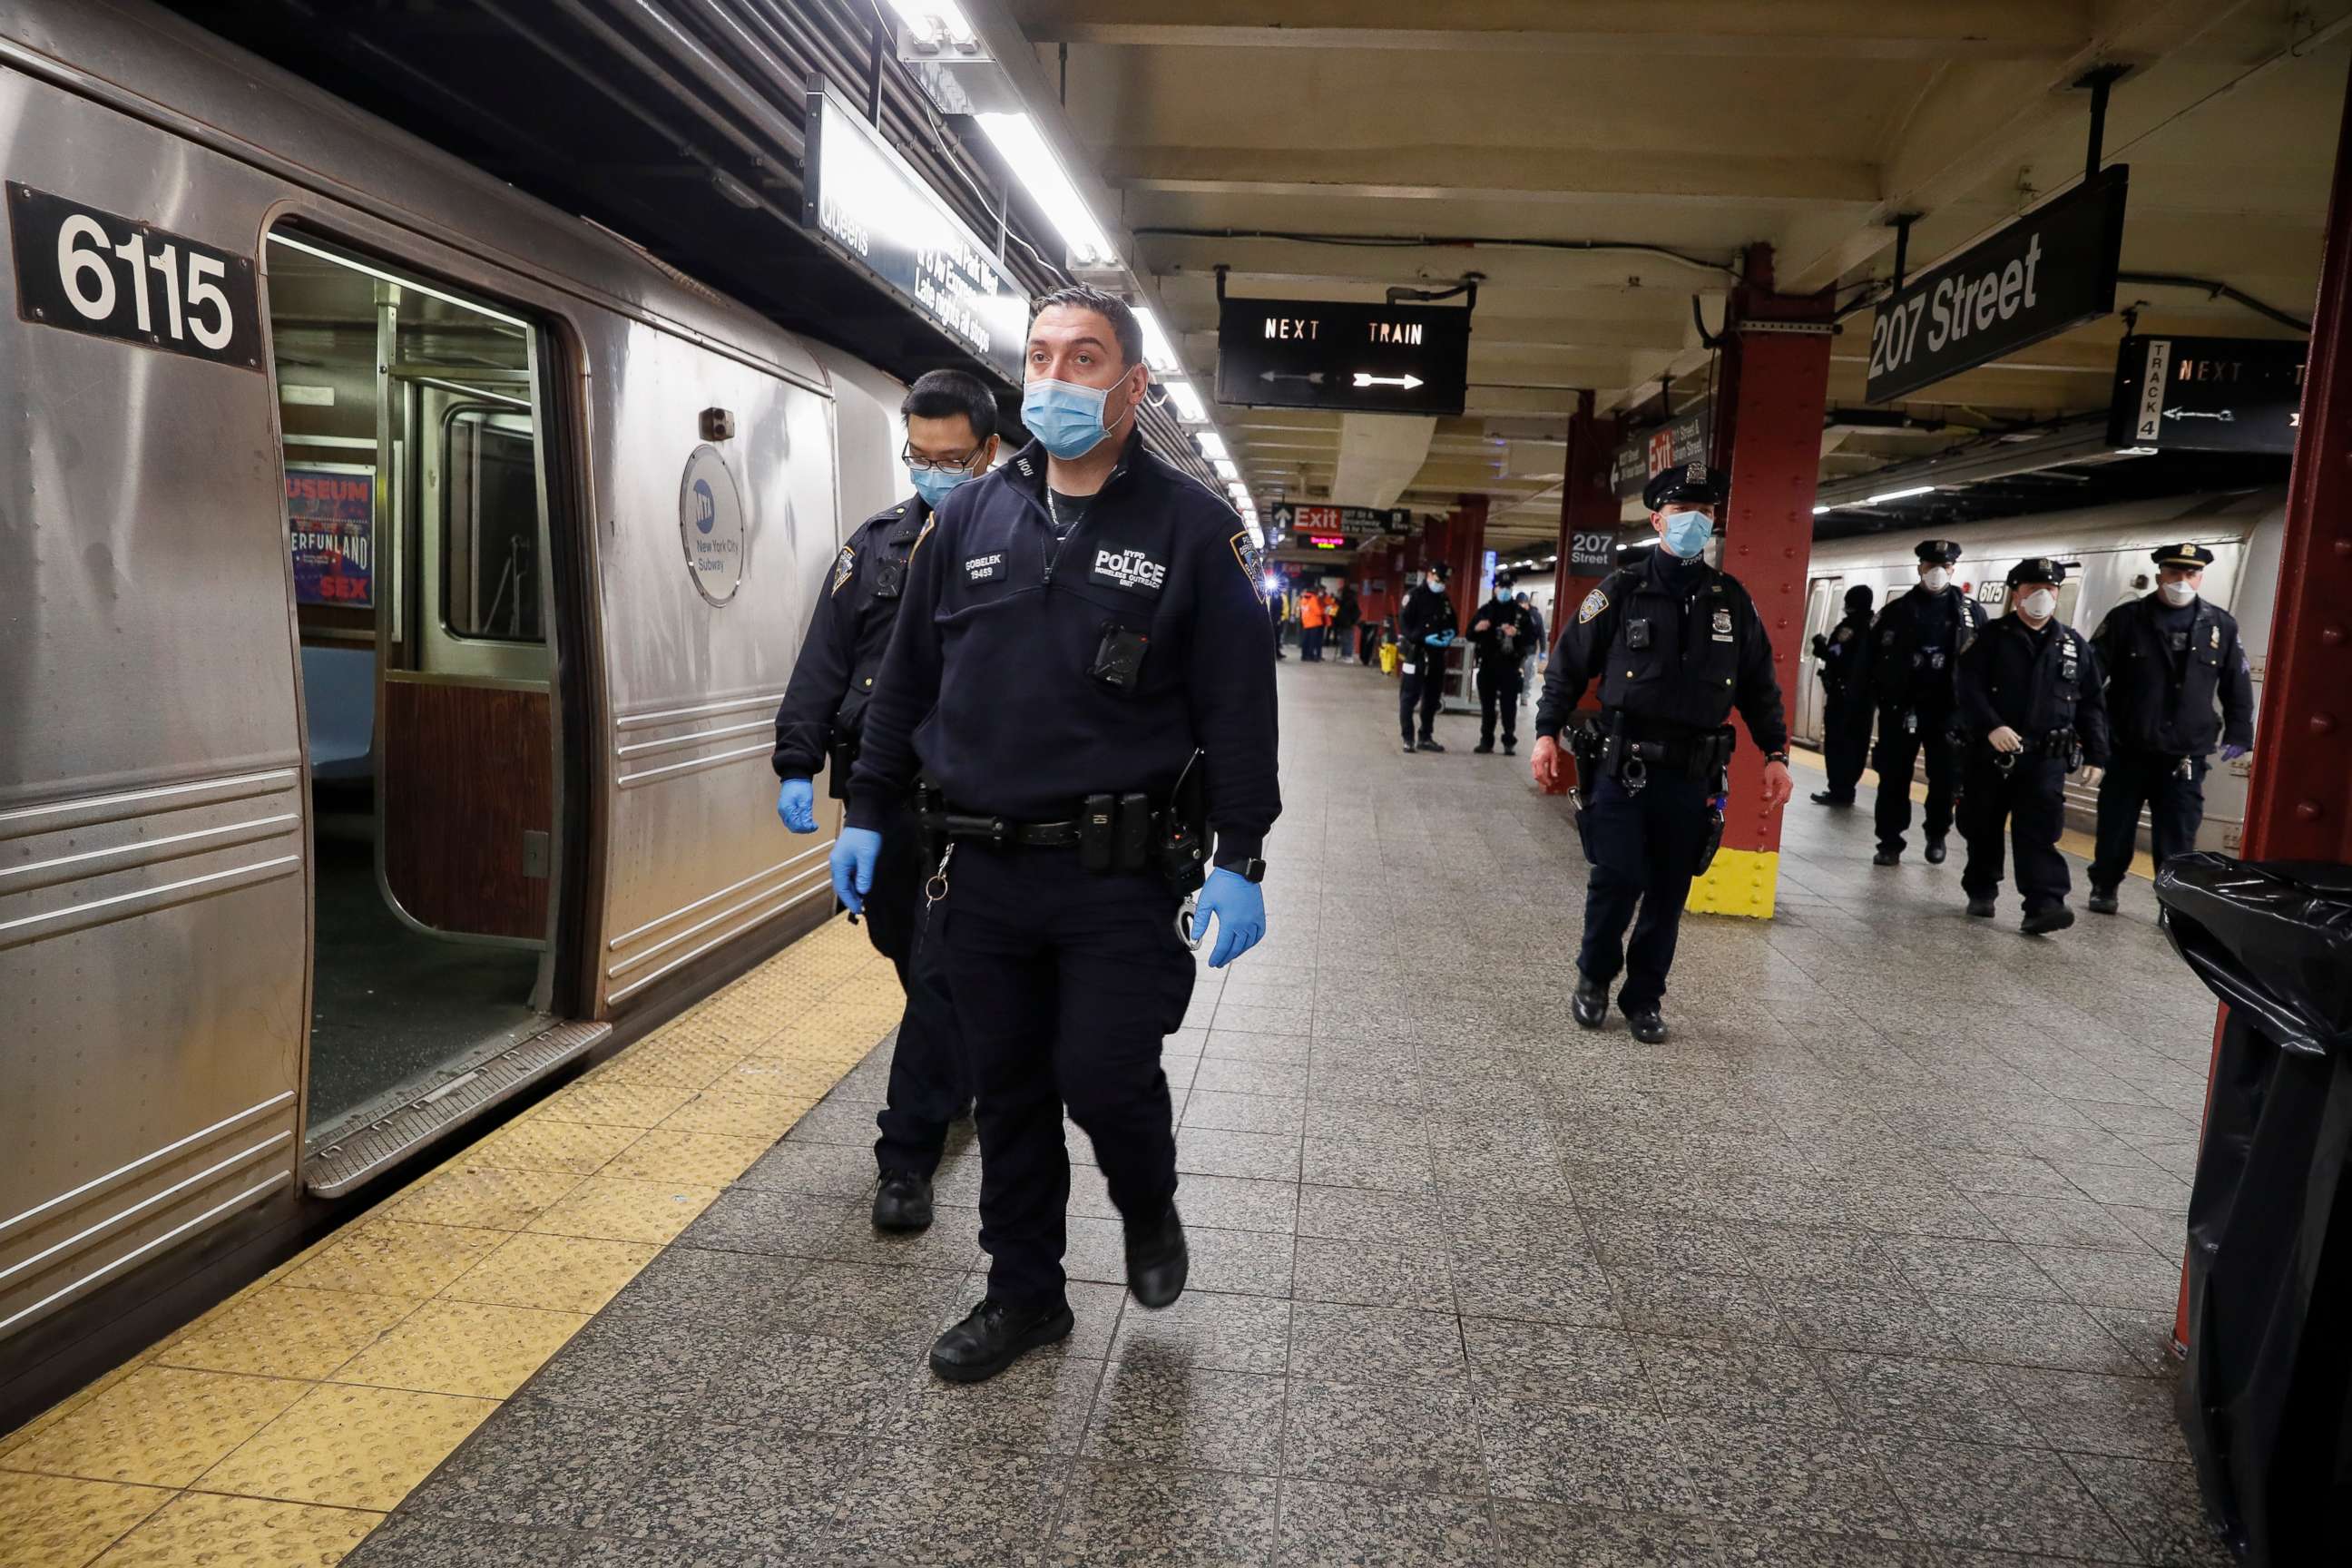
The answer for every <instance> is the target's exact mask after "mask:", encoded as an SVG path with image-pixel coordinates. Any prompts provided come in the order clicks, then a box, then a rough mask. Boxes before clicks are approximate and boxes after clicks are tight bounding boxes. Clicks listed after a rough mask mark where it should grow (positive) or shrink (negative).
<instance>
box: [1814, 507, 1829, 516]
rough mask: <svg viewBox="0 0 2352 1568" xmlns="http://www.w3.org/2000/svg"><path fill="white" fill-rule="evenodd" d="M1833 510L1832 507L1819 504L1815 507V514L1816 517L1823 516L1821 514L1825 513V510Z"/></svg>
mask: <svg viewBox="0 0 2352 1568" xmlns="http://www.w3.org/2000/svg"><path fill="white" fill-rule="evenodd" d="M1829 510H1832V508H1830V507H1826V506H1817V507H1815V508H1813V515H1814V516H1815V517H1819V516H1821V515H1822V513H1823V512H1825V511H1829Z"/></svg>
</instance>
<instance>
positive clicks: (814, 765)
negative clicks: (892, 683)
mask: <svg viewBox="0 0 2352 1568" xmlns="http://www.w3.org/2000/svg"><path fill="white" fill-rule="evenodd" d="M930 515H931V509H930V508H929V506H927V505H926V504H924V501H923V498H922V497H920V496H910V497H908V499H907V500H902V501H900V502H899V503H898V505H897V506H893V507H885V508H883V509H882V510H880V511H877V512H876V513H875V514H874V515H873V516H872V517H869V518H867V519H866V521H864V522H861V523H859V524H858V525H857V531H856V532H855V533H853V534H851V535H850V536H849V542H848V543H846V544H845V545H843V546H842V547H841V553H840V554H839V555H837V556H835V558H834V562H833V565H832V566H831V567H830V568H829V569H828V574H827V576H826V579H825V582H824V586H823V596H822V597H821V598H819V599H818V600H817V602H816V613H815V614H814V615H813V616H810V617H809V629H808V636H807V637H804V638H803V639H802V641H801V656H800V658H799V659H798V660H796V661H795V662H794V663H793V678H792V679H791V680H790V681H788V682H786V683H785V686H784V700H783V702H782V705H781V706H779V707H778V708H777V709H776V751H775V755H774V756H773V757H772V758H771V759H770V760H771V761H772V763H773V764H774V766H775V770H776V776H777V777H778V778H780V779H804V778H809V777H812V776H813V775H814V773H816V771H817V769H819V768H821V767H823V766H824V760H825V752H826V750H827V747H828V744H829V742H830V741H831V739H832V737H833V736H834V735H835V734H836V733H838V734H842V735H852V734H856V732H857V728H858V725H859V724H860V722H861V721H863V720H864V718H865V715H866V699H867V698H869V697H871V696H872V695H873V692H874V679H875V677H876V676H877V675H878V674H879V673H880V672H881V668H882V654H883V650H884V649H886V648H887V647H889V646H890V631H891V628H892V627H893V626H896V625H898V603H899V596H900V595H901V594H903V593H904V592H905V590H906V584H907V557H908V553H909V552H912V551H913V549H914V548H915V541H916V539H917V538H918V537H919V535H920V534H921V533H922V531H923V524H924V523H926V522H928V521H930ZM838 782H839V783H843V784H845V783H847V782H848V781H846V780H841V781H838Z"/></svg>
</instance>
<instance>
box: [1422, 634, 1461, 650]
mask: <svg viewBox="0 0 2352 1568" xmlns="http://www.w3.org/2000/svg"><path fill="white" fill-rule="evenodd" d="M1421 640H1422V641H1423V642H1425V643H1427V644H1428V645H1429V646H1430V647H1453V646H1454V634H1453V633H1452V632H1432V633H1430V634H1429V635H1428V636H1427V637H1423V638H1422V639H1421Z"/></svg>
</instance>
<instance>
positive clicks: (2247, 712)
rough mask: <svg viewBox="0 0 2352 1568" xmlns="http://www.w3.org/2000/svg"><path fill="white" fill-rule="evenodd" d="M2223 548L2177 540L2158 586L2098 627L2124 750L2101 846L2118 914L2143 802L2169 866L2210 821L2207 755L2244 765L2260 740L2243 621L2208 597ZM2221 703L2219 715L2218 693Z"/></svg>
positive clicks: (2103, 798) (2112, 717)
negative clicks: (2217, 753)
mask: <svg viewBox="0 0 2352 1568" xmlns="http://www.w3.org/2000/svg"><path fill="white" fill-rule="evenodd" d="M2212 563H2213V552H2211V551H2210V550H2208V549H2206V548H2205V547H2204V546H2203V545H2201V544H2168V545H2166V546H2165V547H2164V548H2163V549H2161V550H2159V551H2158V552H2156V567H2157V574H2158V584H2157V590H2156V592H2155V593H2153V594H2150V595H2147V596H2146V597H2144V598H2139V599H2134V600H2132V601H2130V602H2129V603H2127V604H2123V605H2116V608H2115V609H2114V610H2112V611H2110V612H2109V613H2108V615H2107V618H2106V619H2105V621H2102V622H2101V623H2100V624H2099V629H2098V630H2097V631H2095V632H2094V633H2092V634H2091V646H2092V647H2094V648H2095V649H2096V650H2097V651H2098V655H2099V668H2100V670H2101V672H2102V673H2103V674H2105V677H2106V679H2107V689H2106V704H2107V723H2108V725H2109V727H2110V728H2111V729H2112V730H2113V731H2114V732H2115V752H2114V755H2113V756H2112V757H2111V758H2110V759H2109V761H2108V763H2107V773H2106V776H2105V778H2103V779H2101V780H2100V781H2099V845H2098V853H2097V855H2096V856H2095V858H2093V859H2092V861H2091V900H2090V902H2091V911H2092V912H2093V913H2094V914H2102V915H2111V914H2114V913H2115V912H2116V889H2117V888H2119V887H2121V886H2122V885H2123V879H2124V872H2125V871H2126V869H2127V868H2129V867H2130V865H2131V858H2132V848H2133V846H2134V843H2135V841H2136V839H2137V834H2138V829H2139V812H2140V807H2141V806H2143V805H2145V806H2147V808H2148V836H2149V837H2150V838H2151V839H2152V840H2153V848H2154V850H2155V854H2156V863H2157V864H2158V865H2159V866H2161V865H2163V864H2164V862H2166V861H2167V860H2169V859H2170V858H2172V857H2174V856H2175V855H2186V854H2188V853H2189V851H2190V850H2191V849H2194V848H2196V847H2197V825H2198V824H2199V823H2200V822H2202V821H2203V820H2204V818H2205V772H2206V766H2207V763H2206V758H2207V757H2208V756H2210V754H2211V752H2212V750H2213V742H2215V741H2217V740H2218V741H2220V742H2221V758H2222V760H2223V761H2224V762H2235V761H2236V760H2237V759H2238V758H2240V757H2242V756H2244V755H2245V754H2246V752H2248V751H2249V750H2251V749H2252V746H2253V743H2254V680H2253V673H2252V670H2250V669H2249V668H2247V665H2246V651H2245V649H2244V648H2243V647H2242V646H2240V644H2239V642H2238V623H2237V622H2236V621H2235V620H2234V619H2232V618H2231V615H2230V612H2229V611H2227V610H2225V609H2222V608H2221V606H2220V605H2209V604H2207V603H2206V602H2205V601H2204V600H2203V599H2202V598H2200V596H2199V595H2198V590H2199V589H2200V588H2201V587H2203V586H2204V583H2205V568H2206V567H2208V566H2210V565H2211V564H2212ZM2217 697H2218V698H2219V699H2220V700H2221V717H2220V719H2219V721H2216V719H2215V717H2214V713H2213V702H2214V700H2215V699H2216V698H2217Z"/></svg>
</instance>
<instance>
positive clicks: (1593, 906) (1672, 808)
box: [1576, 771, 1710, 1013]
mask: <svg viewBox="0 0 2352 1568" xmlns="http://www.w3.org/2000/svg"><path fill="white" fill-rule="evenodd" d="M1709 824H1710V813H1709V811H1708V808H1707V787H1706V780H1705V779H1701V778H1694V777H1692V776H1691V775H1690V774H1688V773H1664V772H1663V771H1661V772H1657V773H1652V774H1651V775H1650V782H1649V783H1648V784H1644V785H1643V787H1642V788H1641V789H1639V790H1628V789H1627V788H1626V787H1625V786H1624V785H1623V784H1620V783H1619V782H1618V781H1617V780H1615V779H1613V778H1602V779H1601V780H1600V781H1599V782H1598V783H1596V784H1593V785H1592V787H1591V790H1590V791H1589V792H1588V794H1587V795H1586V798H1585V804H1584V853H1585V856H1586V858H1588V859H1590V860H1591V862H1592V871H1591V876H1590V877H1589V878H1588V879H1586V881H1585V884H1584V946H1583V948H1582V949H1581V950H1580V952H1578V953H1577V955H1576V966H1577V967H1578V968H1579V969H1580V970H1582V971H1583V972H1584V974H1585V977H1586V978H1587V979H1589V980H1591V981H1592V982H1593V983H1594V984H1597V985H1599V986H1601V988H1602V989H1603V990H1606V989H1607V988H1608V986H1609V983H1610V982H1611V981H1612V980H1614V979H1616V977H1617V973H1618V971H1619V970H1620V969H1622V970H1623V971H1624V973H1625V984H1624V987H1623V989H1622V990H1620V991H1619V992H1618V993H1617V1005H1619V1006H1621V1007H1622V1008H1623V1009H1624V1010H1625V1011H1626V1012H1628V1013H1638V1012H1642V1011H1644V1010H1646V1009H1649V1008H1654V1007H1655V1006H1657V1005H1658V1004H1659V1003H1660V1002H1661V1001H1662V1000H1664V996H1665V994H1666V971H1668V970H1669V969H1672V968H1673V967H1674V963H1675V937H1676V936H1677V935H1679V934H1680V931H1681V927H1682V919H1683V905H1684V904H1685V902H1686V901H1688V900H1689V898H1690V885H1691V879H1692V878H1693V877H1695V876H1696V875H1697V874H1698V858H1699V855H1700V853H1701V852H1702V851H1703V850H1705V849H1706V835H1707V828H1708V826H1709ZM1628 926H1631V927H1633V942H1632V943H1631V944H1630V945H1628V944H1627V942H1626V940H1625V928H1626V927H1628Z"/></svg>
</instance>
